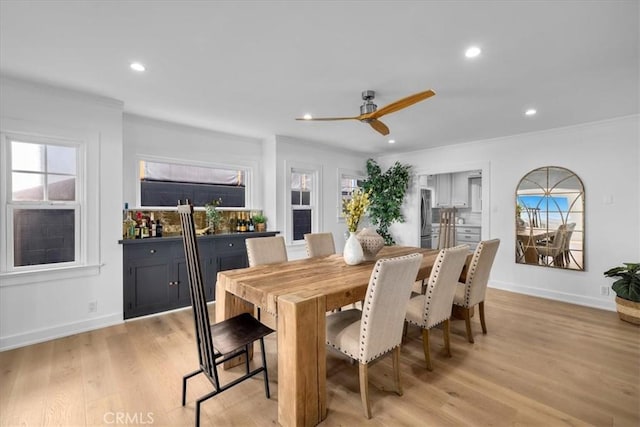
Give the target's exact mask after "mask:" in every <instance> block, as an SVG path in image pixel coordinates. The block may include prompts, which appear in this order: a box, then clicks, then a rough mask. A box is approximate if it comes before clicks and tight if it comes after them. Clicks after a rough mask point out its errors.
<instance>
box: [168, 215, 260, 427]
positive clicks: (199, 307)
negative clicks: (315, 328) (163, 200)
mask: <svg viewBox="0 0 640 427" xmlns="http://www.w3.org/2000/svg"><path fill="white" fill-rule="evenodd" d="M178 214H179V215H180V223H181V225H182V241H183V245H184V251H185V256H186V262H187V276H188V278H189V292H190V294H191V307H192V311H193V318H194V322H195V337H196V344H197V348H198V360H199V364H200V368H199V369H198V370H196V371H194V372H191V373H189V374H187V375H185V376H184V377H183V378H182V406H185V404H186V397H187V380H188V379H190V378H192V377H194V376H196V375H198V374H204V376H205V377H206V378H207V379H208V380H209V382H210V383H211V384H212V385H213V388H214V390H213V391H212V392H210V393H208V394H206V395H204V396H202V397H200V398H198V399H197V400H196V420H195V425H196V427H198V426H199V425H200V405H201V404H202V402H204V401H205V400H207V399H210V398H212V397H214V396H216V395H218V394H220V393H222V392H223V391H225V390H228V389H229V388H231V387H233V386H234V385H237V384H239V383H241V382H242V381H244V380H247V379H249V378H251V377H253V376H255V375H256V374H259V373H260V372H264V391H265V394H266V396H267V399H268V398H269V397H270V394H269V376H268V373H267V358H266V355H265V351H264V337H265V336H267V335H269V334H270V333H272V332H273V329H271V328H269V327H267V326H265V325H263V324H262V323H260V322H259V321H258V320H256V319H255V318H254V317H253V316H251V315H249V314H247V313H243V314H240V315H238V316H235V317H231V318H229V319H226V320H224V321H222V322H218V323H216V324H213V325H212V324H210V323H209V311H208V308H207V301H206V295H205V288H204V283H203V281H202V271H201V269H200V258H199V256H198V243H197V241H196V232H195V226H194V222H193V206H191V205H190V204H188V203H187V204H184V205H181V204H178ZM255 341H260V350H261V353H262V366H260V367H258V368H255V369H253V370H251V369H250V367H249V352H250V350H249V349H250V347H252V346H253V343H254V342H255ZM242 355H244V359H245V373H244V375H242V376H240V377H238V378H236V379H234V380H233V381H230V382H227V383H226V384H222V383H221V382H220V377H219V375H218V366H219V365H220V364H222V363H224V362H226V361H227V360H230V359H232V358H235V357H238V356H242Z"/></svg>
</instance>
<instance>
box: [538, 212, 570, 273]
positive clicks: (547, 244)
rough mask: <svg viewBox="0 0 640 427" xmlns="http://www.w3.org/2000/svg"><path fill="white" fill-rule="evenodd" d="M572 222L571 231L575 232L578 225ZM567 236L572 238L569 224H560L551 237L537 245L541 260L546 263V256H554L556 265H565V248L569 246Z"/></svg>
mask: <svg viewBox="0 0 640 427" xmlns="http://www.w3.org/2000/svg"><path fill="white" fill-rule="evenodd" d="M572 224H573V227H571V233H573V229H574V228H575V226H576V225H575V223H572ZM567 237H569V239H570V235H569V224H560V225H559V226H558V228H557V229H556V231H555V233H554V234H553V236H551V239H549V240H545V241H544V242H541V243H540V244H537V245H536V251H537V252H538V256H539V257H540V258H541V259H540V261H541V262H542V263H543V264H545V265H546V264H547V260H546V258H547V257H551V258H553V265H554V266H556V267H564V260H565V250H567V248H568V247H569V246H568V245H569V242H568V240H567Z"/></svg>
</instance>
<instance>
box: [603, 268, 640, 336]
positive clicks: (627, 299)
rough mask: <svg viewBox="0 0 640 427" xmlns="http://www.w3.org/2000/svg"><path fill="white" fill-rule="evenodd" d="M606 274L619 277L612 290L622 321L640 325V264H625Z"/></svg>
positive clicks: (605, 273)
mask: <svg viewBox="0 0 640 427" xmlns="http://www.w3.org/2000/svg"><path fill="white" fill-rule="evenodd" d="M623 264H624V266H623V267H613V268H611V269H609V270H607V271H605V272H604V275H605V276H606V277H618V278H619V279H618V280H616V281H615V282H613V284H612V285H611V288H612V289H613V290H614V292H615V293H616V295H617V296H616V308H617V310H618V315H619V316H620V319H622V320H625V321H627V322H630V323H634V324H636V325H640V263H631V262H625V263H623Z"/></svg>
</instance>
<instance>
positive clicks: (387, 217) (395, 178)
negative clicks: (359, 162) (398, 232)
mask: <svg viewBox="0 0 640 427" xmlns="http://www.w3.org/2000/svg"><path fill="white" fill-rule="evenodd" d="M367 175H368V177H367V179H366V180H365V181H364V182H363V184H362V187H363V188H364V190H365V191H369V192H370V195H369V200H370V205H369V218H370V219H371V222H372V223H373V224H374V225H375V226H376V231H377V232H378V234H380V235H381V236H382V237H383V238H384V244H385V245H387V246H388V245H393V244H394V243H395V241H394V240H393V237H392V236H391V233H390V232H389V226H390V225H391V224H393V223H394V222H404V216H402V210H401V207H402V202H403V201H404V196H405V194H406V192H407V188H408V187H409V178H410V177H411V165H402V164H400V163H399V162H395V163H394V165H393V166H392V167H390V168H389V169H388V170H387V171H386V172H384V173H382V170H381V169H380V166H379V165H378V163H376V161H375V160H373V159H368V160H367Z"/></svg>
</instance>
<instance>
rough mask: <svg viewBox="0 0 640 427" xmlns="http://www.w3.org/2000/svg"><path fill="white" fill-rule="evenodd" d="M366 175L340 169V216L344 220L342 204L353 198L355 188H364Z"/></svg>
mask: <svg viewBox="0 0 640 427" xmlns="http://www.w3.org/2000/svg"><path fill="white" fill-rule="evenodd" d="M364 180H365V177H364V175H363V174H362V173H358V172H352V171H343V170H338V186H339V188H338V218H339V219H341V220H344V213H343V212H342V206H343V205H344V203H346V202H348V201H349V200H351V197H352V195H353V190H355V189H356V188H362V184H363V182H364Z"/></svg>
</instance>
